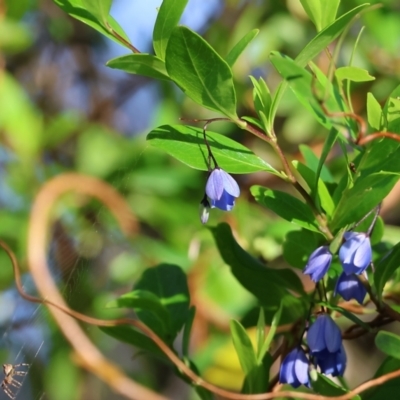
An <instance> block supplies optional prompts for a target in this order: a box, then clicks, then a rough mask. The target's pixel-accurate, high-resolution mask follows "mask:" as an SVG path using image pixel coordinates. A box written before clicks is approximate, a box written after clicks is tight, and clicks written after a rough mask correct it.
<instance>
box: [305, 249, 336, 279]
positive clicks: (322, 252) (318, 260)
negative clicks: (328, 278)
mask: <svg viewBox="0 0 400 400" xmlns="http://www.w3.org/2000/svg"><path fill="white" fill-rule="evenodd" d="M331 261H332V254H331V253H330V251H329V249H328V247H327V246H321V247H318V249H317V250H315V251H314V252H313V253H312V254H311V256H310V258H309V259H308V262H307V265H306V266H305V268H304V270H303V273H304V274H306V275H310V277H311V279H312V280H313V281H314V282H318V281H319V280H320V279H322V278H323V277H324V275H325V274H326V272H327V271H328V269H329V267H330V265H331Z"/></svg>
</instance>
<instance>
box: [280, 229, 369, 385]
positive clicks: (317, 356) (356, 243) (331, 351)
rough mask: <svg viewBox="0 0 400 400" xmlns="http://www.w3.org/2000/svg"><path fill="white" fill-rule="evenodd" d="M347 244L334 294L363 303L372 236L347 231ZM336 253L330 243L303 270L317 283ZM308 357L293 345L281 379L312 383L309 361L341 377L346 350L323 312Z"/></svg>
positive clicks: (312, 331) (342, 250) (342, 251)
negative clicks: (333, 253) (363, 277)
mask: <svg viewBox="0 0 400 400" xmlns="http://www.w3.org/2000/svg"><path fill="white" fill-rule="evenodd" d="M343 237H344V240H345V241H344V243H343V245H342V246H341V247H340V249H339V260H340V262H341V264H342V267H343V273H342V274H341V275H340V277H339V278H338V280H337V282H336V287H335V291H334V293H335V295H336V294H339V295H340V296H342V297H343V299H345V300H347V301H348V300H351V299H355V300H357V301H358V302H359V303H360V304H362V303H363V302H364V298H365V295H366V294H367V291H366V289H365V287H364V286H363V284H362V283H361V282H360V280H359V279H358V277H357V275H360V274H362V273H363V272H364V271H365V270H366V269H367V268H368V266H369V265H370V264H371V261H372V250H371V243H370V239H369V236H368V235H367V234H366V233H357V232H346V233H345V234H344V235H343ZM332 258H333V255H332V253H331V252H330V251H329V247H328V246H321V247H319V248H318V249H316V250H315V251H314V252H313V253H312V254H311V256H310V258H309V259H308V262H307V265H306V267H305V268H304V271H303V272H304V273H305V274H307V275H310V277H311V279H312V280H313V281H314V282H318V281H320V280H321V279H322V278H323V277H324V276H325V274H326V273H327V271H328V269H329V267H330V265H331V262H332ZM307 345H308V348H309V353H308V355H309V359H308V358H307V354H306V352H305V351H304V349H303V348H302V347H301V346H298V347H296V348H294V349H293V350H292V351H291V352H290V353H289V354H288V355H287V356H286V357H285V359H284V360H283V361H282V365H281V369H280V373H279V381H280V382H281V383H288V384H290V385H292V386H293V387H295V388H297V387H299V386H300V385H305V386H308V387H309V386H310V374H309V369H310V364H314V366H316V367H319V369H320V371H321V373H322V374H325V375H332V376H342V375H343V373H344V370H345V368H346V353H345V351H344V348H343V344H342V336H341V332H340V329H339V327H338V326H337V325H336V324H335V322H334V321H333V320H332V318H331V317H330V316H329V315H328V314H320V315H319V316H318V317H317V319H316V320H315V322H314V323H313V324H312V325H311V327H310V328H309V329H308V332H307Z"/></svg>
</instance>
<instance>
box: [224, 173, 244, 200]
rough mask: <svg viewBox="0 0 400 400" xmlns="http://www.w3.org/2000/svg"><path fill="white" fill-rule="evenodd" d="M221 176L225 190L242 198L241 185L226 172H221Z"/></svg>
mask: <svg viewBox="0 0 400 400" xmlns="http://www.w3.org/2000/svg"><path fill="white" fill-rule="evenodd" d="M220 175H221V177H222V181H223V187H224V189H225V190H226V191H227V192H228V193H229V194H230V195H231V196H234V197H239V196H240V189H239V185H238V184H237V182H236V181H235V180H234V179H233V178H232V177H231V176H230V175H229V174H228V173H227V172H225V171H224V170H222V169H221V170H220Z"/></svg>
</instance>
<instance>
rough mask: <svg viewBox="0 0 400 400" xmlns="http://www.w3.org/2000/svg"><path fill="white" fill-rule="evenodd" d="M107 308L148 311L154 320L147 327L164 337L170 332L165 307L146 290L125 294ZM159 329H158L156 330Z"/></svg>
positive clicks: (167, 313) (168, 317)
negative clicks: (155, 320) (154, 321)
mask: <svg viewBox="0 0 400 400" xmlns="http://www.w3.org/2000/svg"><path fill="white" fill-rule="evenodd" d="M107 307H108V308H115V307H118V308H132V309H134V310H135V311H137V312H138V311H139V312H140V311H142V310H143V311H148V312H150V313H151V314H152V315H153V316H154V317H155V318H156V319H157V322H156V323H155V324H153V323H152V324H150V323H149V327H150V328H152V329H153V330H155V331H158V332H160V333H161V335H162V336H166V335H168V334H169V333H170V331H171V321H170V315H169V312H168V310H167V309H166V307H164V305H163V304H162V303H161V300H160V299H159V298H158V297H157V296H156V295H155V294H154V293H152V292H149V291H147V290H134V291H133V292H130V293H126V294H124V295H122V296H121V297H119V298H118V299H115V300H113V301H111V302H109V303H108V304H107ZM159 327H161V328H160V329H158V328H159Z"/></svg>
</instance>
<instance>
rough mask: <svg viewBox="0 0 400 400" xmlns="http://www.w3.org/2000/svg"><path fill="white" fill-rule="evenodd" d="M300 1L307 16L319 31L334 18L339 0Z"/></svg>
mask: <svg viewBox="0 0 400 400" xmlns="http://www.w3.org/2000/svg"><path fill="white" fill-rule="evenodd" d="M300 2H301V4H302V6H303V8H304V10H305V11H306V13H307V15H308V17H309V18H310V19H311V21H312V22H314V25H315V26H316V28H317V30H318V31H320V30H321V29H322V28H325V27H326V26H327V25H330V24H331V23H332V22H333V21H334V20H335V17H336V13H337V9H338V7H339V3H340V0H329V1H326V0H300Z"/></svg>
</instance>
